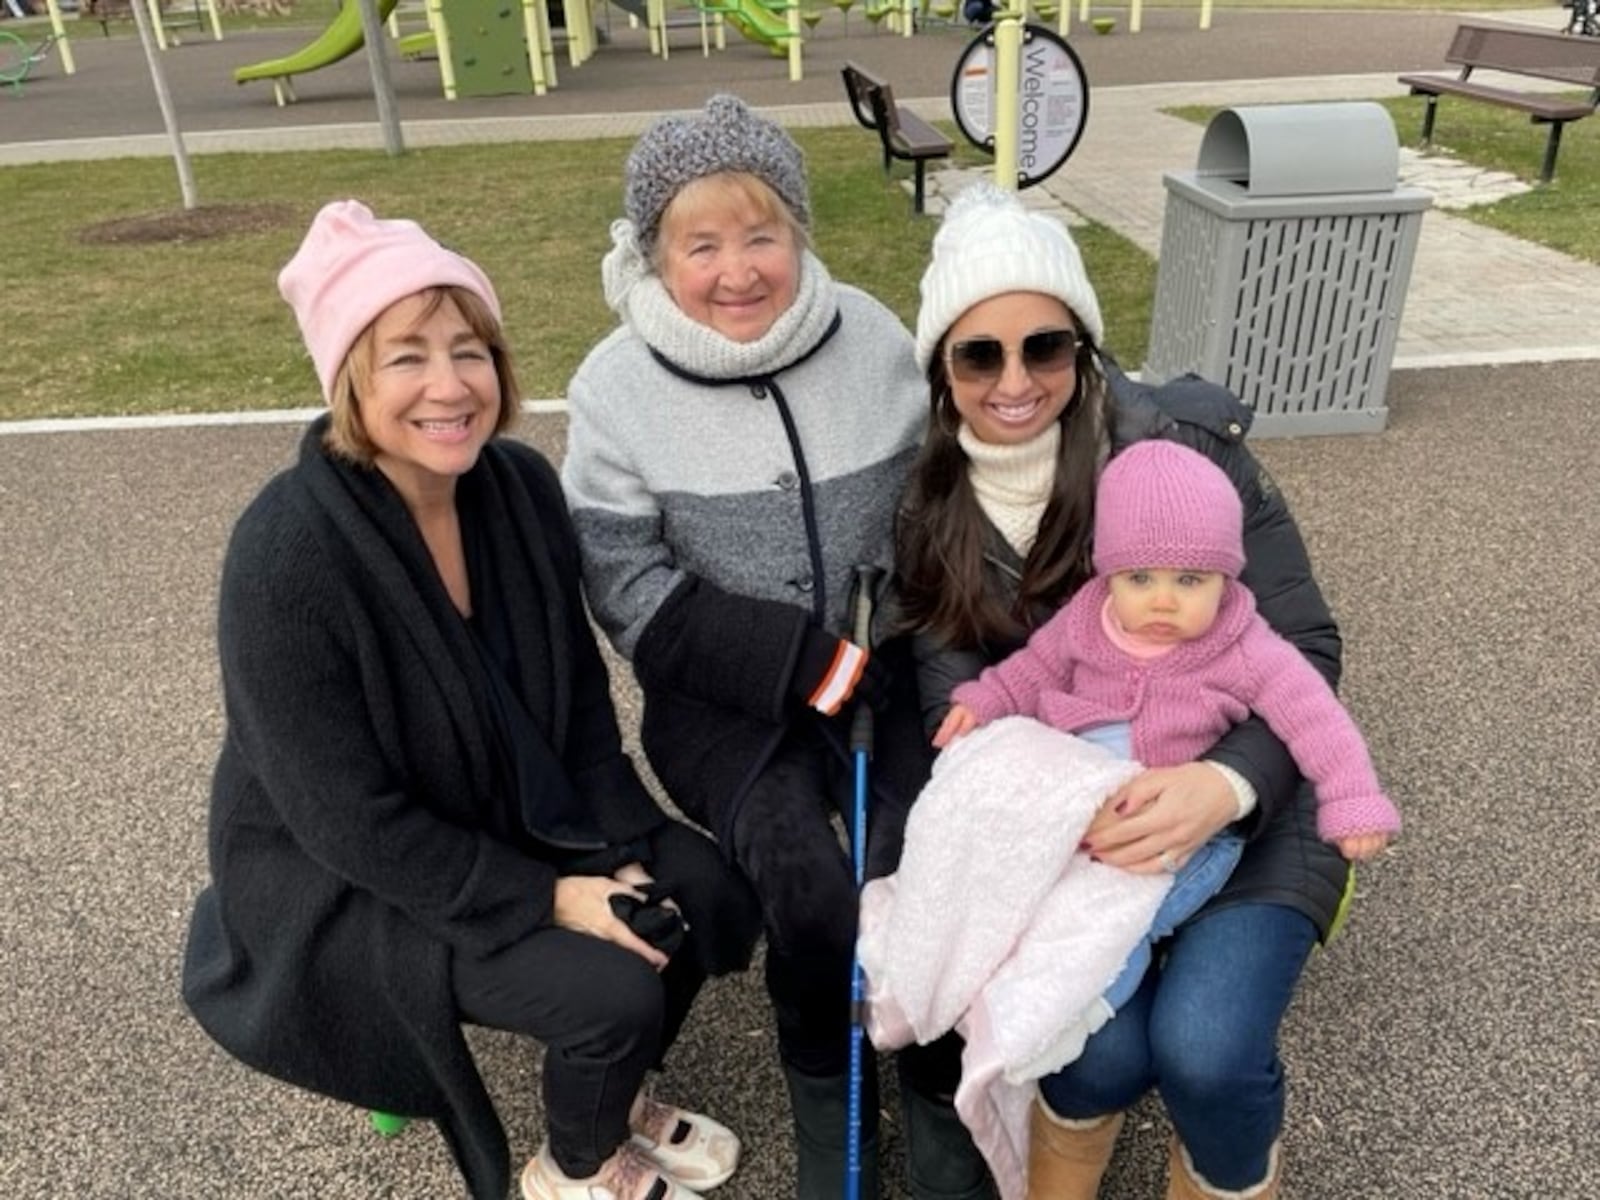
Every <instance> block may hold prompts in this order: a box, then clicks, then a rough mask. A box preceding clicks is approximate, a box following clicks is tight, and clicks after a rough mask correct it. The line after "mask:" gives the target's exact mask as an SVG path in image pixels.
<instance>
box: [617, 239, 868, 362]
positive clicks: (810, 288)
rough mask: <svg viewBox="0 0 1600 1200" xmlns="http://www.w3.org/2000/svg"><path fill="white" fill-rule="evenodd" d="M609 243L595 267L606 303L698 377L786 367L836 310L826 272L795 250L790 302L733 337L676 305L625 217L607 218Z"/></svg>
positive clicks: (812, 343)
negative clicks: (765, 324) (755, 330)
mask: <svg viewBox="0 0 1600 1200" xmlns="http://www.w3.org/2000/svg"><path fill="white" fill-rule="evenodd" d="M611 242H612V246H611V250H610V251H609V252H608V253H607V254H606V256H605V260H604V261H603V262H602V263H601V264H600V279H601V283H602V285H603V286H604V288H605V296H606V303H607V304H608V305H610V306H611V308H612V310H613V311H614V312H616V314H617V316H618V317H620V318H621V319H622V322H623V324H624V325H626V326H627V327H628V328H629V329H631V330H633V332H634V333H636V334H637V335H638V336H639V337H640V338H641V339H642V340H643V341H644V344H645V345H647V346H649V347H650V348H651V349H652V350H654V351H655V352H656V353H658V354H660V355H662V356H663V357H664V358H666V359H667V361H669V362H671V363H673V364H674V365H675V366H678V367H681V368H682V369H683V370H685V371H689V372H692V373H693V374H695V375H699V376H701V377H702V378H704V379H747V378H750V377H752V376H756V375H766V374H769V373H771V372H773V371H777V370H780V369H782V368H783V367H786V366H788V365H789V364H790V363H793V362H795V361H796V360H798V359H800V358H802V357H804V356H805V355H806V354H807V353H809V352H810V351H811V350H812V349H813V348H814V347H815V346H816V345H817V343H818V342H820V341H821V340H822V338H823V336H824V335H825V334H826V333H827V332H828V328H829V326H831V325H832V324H833V318H834V314H835V313H837V312H838V310H839V298H838V295H837V293H836V291H835V288H834V284H833V277H832V276H831V275H829V274H828V269H827V268H826V267H824V266H823V265H822V260H821V259H819V258H817V256H816V255H814V254H812V253H811V251H809V250H803V251H801V255H800V278H799V281H798V286H797V289H796V292H795V298H794V303H793V304H791V305H789V307H788V308H787V309H785V310H784V311H783V313H782V314H780V315H779V317H778V319H777V320H776V321H774V322H773V323H772V328H771V329H769V330H767V332H766V333H764V334H762V335H761V336H760V337H759V338H757V339H756V340H755V341H753V342H735V341H733V340H731V339H729V338H726V337H723V336H722V334H720V333H718V332H717V331H716V330H715V329H712V328H711V327H710V326H709V325H703V324H701V323H700V322H699V321H696V320H695V319H694V318H693V317H690V316H688V315H687V314H685V313H684V311H683V310H682V309H681V308H679V307H678V304H677V301H675V300H673V298H672V296H671V295H670V294H668V292H667V289H666V285H665V284H663V283H662V282H661V276H659V275H657V274H656V273H655V271H654V270H653V269H652V267H651V266H650V262H649V260H648V259H647V258H646V257H645V255H644V253H643V251H642V250H641V249H640V247H639V239H638V231H637V230H636V229H635V228H634V225H633V222H632V221H627V220H619V221H613V222H612V223H611Z"/></svg>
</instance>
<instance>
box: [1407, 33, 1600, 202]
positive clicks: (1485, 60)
mask: <svg viewBox="0 0 1600 1200" xmlns="http://www.w3.org/2000/svg"><path fill="white" fill-rule="evenodd" d="M1444 58H1445V61H1446V62H1448V63H1454V64H1455V65H1457V66H1459V67H1460V68H1461V73H1460V74H1459V75H1454V76H1452V75H1402V76H1400V82H1401V83H1403V84H1405V85H1406V86H1407V87H1409V88H1410V89H1411V94H1412V95H1413V96H1426V97H1427V98H1428V108H1427V111H1426V112H1425V113H1424V114H1423V117H1422V144H1423V145H1424V146H1426V145H1428V144H1429V143H1430V142H1431V141H1432V140H1433V119H1434V115H1435V111H1436V109H1437V108H1438V105H1439V97H1440V96H1465V97H1466V98H1467V99H1469V100H1481V101H1483V102H1484V103H1485V104H1497V105H1501V106H1502V107H1505V108H1511V109H1517V110H1519V111H1521V112H1525V113H1527V114H1528V116H1529V119H1530V120H1531V121H1532V122H1533V123H1534V124H1535V125H1549V126H1550V137H1549V140H1548V141H1546V143H1545V148H1544V164H1543V166H1542V167H1541V168H1540V171H1539V182H1540V183H1549V182H1550V180H1551V178H1552V177H1553V176H1554V175H1555V171H1556V154H1557V152H1558V151H1559V150H1560V149H1561V130H1562V129H1563V127H1565V125H1566V124H1567V122H1568V121H1578V120H1582V119H1583V118H1584V117H1588V116H1593V115H1594V110H1595V105H1596V104H1597V103H1600V40H1596V39H1593V38H1585V37H1571V36H1569V35H1567V34H1562V33H1548V32H1546V31H1544V30H1540V29H1511V28H1508V27H1505V26H1497V25H1462V26H1460V27H1458V28H1457V29H1456V33H1455V37H1454V38H1452V39H1451V41H1450V49H1449V50H1448V51H1447V52H1446V53H1445V56H1444ZM1479 69H1482V70H1485V71H1500V72H1504V73H1506V74H1509V75H1522V76H1525V77H1527V78H1529V79H1547V80H1552V81H1554V82H1557V83H1565V84H1570V85H1571V86H1572V87H1574V88H1586V89H1588V92H1589V95H1588V98H1587V99H1584V100H1574V99H1572V98H1571V97H1569V96H1562V95H1557V94H1555V93H1551V92H1543V93H1540V92H1527V91H1521V90H1518V89H1516V88H1514V87H1505V86H1501V85H1499V84H1488V83H1481V82H1479V81H1478V80H1476V79H1473V78H1472V73H1473V72H1474V71H1476V70H1479Z"/></svg>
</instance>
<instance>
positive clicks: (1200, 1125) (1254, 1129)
mask: <svg viewBox="0 0 1600 1200" xmlns="http://www.w3.org/2000/svg"><path fill="white" fill-rule="evenodd" d="M1316 940H1317V929H1316V926H1315V925H1314V924H1313V923H1312V921H1311V920H1310V918H1308V917H1306V916H1305V915H1303V914H1301V913H1298V912H1296V911H1295V910H1294V909H1291V908H1285V907H1283V906H1281V905H1276V904H1235V905H1231V906H1229V907H1227V908H1223V909H1219V910H1217V911H1216V912H1212V913H1207V914H1205V915H1204V916H1201V917H1199V918H1197V919H1196V920H1194V921H1191V922H1190V923H1189V924H1187V925H1184V926H1183V927H1182V928H1180V929H1179V930H1178V931H1177V932H1176V933H1174V934H1173V935H1172V937H1171V938H1169V939H1167V941H1165V942H1163V943H1161V945H1160V946H1159V947H1158V950H1159V951H1160V952H1161V957H1160V958H1158V962H1157V966H1156V967H1155V968H1153V969H1152V970H1150V971H1148V972H1146V974H1145V977H1144V981H1143V982H1142V983H1141V984H1140V986H1139V989H1138V991H1136V992H1135V993H1134V994H1133V997H1132V998H1131V999H1130V1000H1129V1001H1128V1003H1127V1004H1126V1005H1125V1006H1124V1007H1123V1008H1122V1010H1121V1011H1120V1012H1118V1013H1117V1015H1116V1016H1114V1017H1113V1018H1112V1019H1111V1020H1110V1021H1108V1022H1107V1023H1106V1024H1105V1025H1104V1026H1103V1027H1102V1028H1101V1029H1100V1031H1099V1032H1098V1033H1096V1034H1095V1035H1094V1036H1093V1037H1091V1038H1090V1039H1089V1041H1088V1044H1087V1045H1086V1046H1085V1047H1084V1051H1083V1054H1082V1055H1081V1056H1080V1057H1079V1058H1078V1059H1077V1060H1076V1061H1074V1062H1072V1063H1070V1064H1069V1065H1068V1066H1066V1067H1065V1068H1064V1069H1062V1070H1061V1071H1059V1072H1057V1073H1056V1074H1054V1075H1049V1076H1046V1077H1045V1078H1044V1079H1041V1080H1040V1081H1039V1090H1040V1091H1041V1093H1043V1096H1044V1100H1045V1103H1047V1104H1048V1105H1049V1106H1050V1108H1051V1109H1052V1110H1053V1111H1054V1112H1056V1113H1059V1114H1060V1115H1061V1116H1063V1117H1068V1118H1072V1119H1076V1120H1085V1119H1088V1118H1091V1117H1097V1116H1101V1115H1103V1114H1106V1113H1112V1112H1120V1111H1122V1110H1123V1109H1126V1108H1129V1107H1131V1106H1132V1105H1133V1104H1134V1102H1135V1101H1137V1100H1138V1099H1139V1097H1140V1096H1142V1095H1144V1093H1145V1092H1146V1091H1148V1090H1149V1089H1150V1088H1152V1087H1155V1088H1157V1089H1158V1090H1159V1091H1160V1093H1161V1099H1162V1102H1163V1103H1164V1104H1165V1105H1166V1109H1167V1115H1168V1116H1169V1117H1171V1119H1172V1125H1173V1128H1174V1129H1175V1130H1176V1131H1177V1134H1178V1138H1179V1140H1180V1141H1182V1142H1183V1144H1184V1146H1185V1147H1186V1148H1187V1149H1188V1151H1189V1154H1190V1157H1192V1158H1193V1159H1194V1165H1195V1169H1196V1170H1198V1171H1199V1172H1200V1174H1201V1175H1202V1176H1203V1177H1204V1178H1205V1179H1206V1181H1207V1182H1208V1183H1210V1184H1212V1185H1213V1186H1215V1187H1218V1188H1222V1189H1225V1190H1228V1191H1241V1190H1243V1189H1245V1188H1248V1187H1251V1186H1253V1185H1254V1184H1257V1183H1260V1182H1261V1180H1262V1179H1264V1178H1265V1177H1266V1174H1267V1159H1268V1155H1269V1153H1270V1151H1271V1149H1272V1144H1273V1142H1275V1141H1276V1140H1277V1137H1278V1132H1279V1130H1280V1129H1281V1128H1282V1126H1283V1064H1282V1062H1280V1061H1279V1059H1278V1027H1279V1025H1281V1024H1282V1022H1283V1015H1284V1013H1285V1011H1287V1009H1288V1007H1289V1001H1290V999H1291V998H1292V997H1293V995H1294V988H1295V984H1296V983H1297V982H1298V981H1299V978H1300V971H1301V969H1302V968H1303V967H1304V966H1305V962H1306V958H1307V957H1308V956H1309V955H1310V953H1311V947H1312V946H1313V945H1314V944H1315V942H1316Z"/></svg>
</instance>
